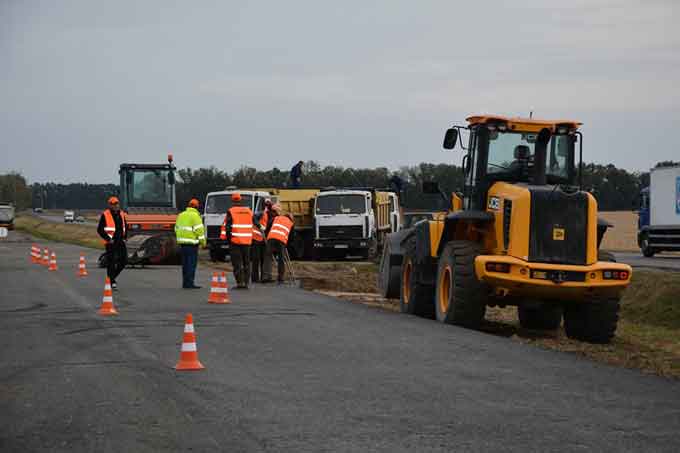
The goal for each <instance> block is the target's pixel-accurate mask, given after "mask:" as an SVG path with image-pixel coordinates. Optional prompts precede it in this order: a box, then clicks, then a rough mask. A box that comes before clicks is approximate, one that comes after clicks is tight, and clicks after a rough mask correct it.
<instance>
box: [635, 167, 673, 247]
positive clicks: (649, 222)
mask: <svg viewBox="0 0 680 453" xmlns="http://www.w3.org/2000/svg"><path fill="white" fill-rule="evenodd" d="M641 199H642V201H641V206H640V211H639V212H638V215H639V218H638V245H639V247H640V250H641V251H642V254H643V255H644V256H647V257H651V256H654V254H655V253H659V252H664V251H680V166H672V167H657V168H653V169H652V170H651V171H650V172H649V187H646V188H644V189H642V193H641Z"/></svg>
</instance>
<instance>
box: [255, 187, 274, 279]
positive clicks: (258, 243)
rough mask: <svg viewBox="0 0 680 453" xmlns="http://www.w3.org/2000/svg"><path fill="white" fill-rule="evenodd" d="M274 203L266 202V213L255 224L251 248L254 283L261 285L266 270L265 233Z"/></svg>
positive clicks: (256, 219)
mask: <svg viewBox="0 0 680 453" xmlns="http://www.w3.org/2000/svg"><path fill="white" fill-rule="evenodd" d="M271 208H272V201H271V200H270V199H266V200H265V201H264V211H263V212H262V214H260V216H259V218H257V217H256V218H255V219H254V220H255V221H254V222H253V244H252V245H251V246H250V266H251V267H252V281H253V283H259V282H260V279H261V277H262V272H263V270H264V255H265V248H266V238H265V232H266V230H267V225H268V224H269V219H270V217H271V215H272V214H271Z"/></svg>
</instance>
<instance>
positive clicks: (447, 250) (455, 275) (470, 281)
mask: <svg viewBox="0 0 680 453" xmlns="http://www.w3.org/2000/svg"><path fill="white" fill-rule="evenodd" d="M482 253H483V249H482V246H481V245H480V244H478V243H476V242H472V241H451V242H449V243H448V244H446V246H444V250H443V251H442V254H441V256H440V258H439V266H438V268H437V284H436V285H435V286H436V293H435V304H434V305H435V313H436V317H437V319H438V320H439V321H441V322H445V323H447V324H456V325H459V326H463V327H468V328H471V329H476V328H479V326H480V325H481V323H482V321H483V320H484V314H485V313H486V303H487V301H488V296H489V287H488V286H487V285H486V284H484V283H482V282H481V281H479V279H477V275H476V273H475V257H477V256H478V255H480V254H482Z"/></svg>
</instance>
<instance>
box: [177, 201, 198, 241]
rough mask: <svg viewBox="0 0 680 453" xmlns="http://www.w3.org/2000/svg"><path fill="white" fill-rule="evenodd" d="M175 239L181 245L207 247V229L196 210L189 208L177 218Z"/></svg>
mask: <svg viewBox="0 0 680 453" xmlns="http://www.w3.org/2000/svg"><path fill="white" fill-rule="evenodd" d="M175 237H176V239H177V243H178V244H179V245H199V244H200V245H205V227H204V226H203V220H202V219H201V214H200V213H199V212H198V210H197V209H196V208H192V207H188V208H186V209H185V210H184V211H183V212H181V213H180V214H179V215H178V216H177V219H176V220H175Z"/></svg>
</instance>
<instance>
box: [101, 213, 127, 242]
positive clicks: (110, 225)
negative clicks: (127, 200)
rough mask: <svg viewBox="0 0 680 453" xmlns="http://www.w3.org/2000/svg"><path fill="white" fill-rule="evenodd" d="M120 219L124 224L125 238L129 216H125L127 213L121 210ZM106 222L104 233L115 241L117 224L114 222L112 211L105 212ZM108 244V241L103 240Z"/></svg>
mask: <svg viewBox="0 0 680 453" xmlns="http://www.w3.org/2000/svg"><path fill="white" fill-rule="evenodd" d="M118 212H120V218H121V220H122V223H123V236H125V223H126V222H127V214H125V211H123V210H120V211H118ZM104 221H105V222H106V225H104V231H105V232H106V234H107V235H108V237H110V238H111V240H113V236H114V235H115V234H116V222H115V221H114V220H113V214H111V210H110V209H106V210H104ZM102 242H104V243H105V244H106V241H104V240H102Z"/></svg>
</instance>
